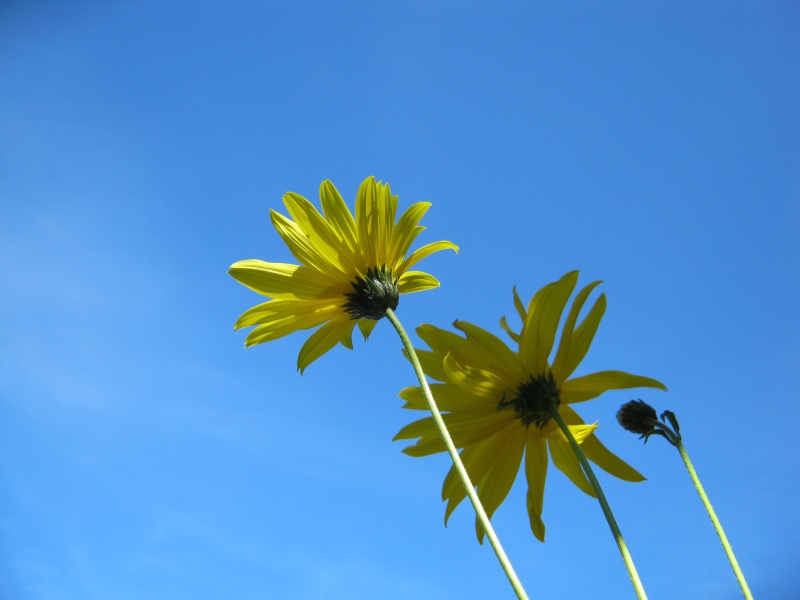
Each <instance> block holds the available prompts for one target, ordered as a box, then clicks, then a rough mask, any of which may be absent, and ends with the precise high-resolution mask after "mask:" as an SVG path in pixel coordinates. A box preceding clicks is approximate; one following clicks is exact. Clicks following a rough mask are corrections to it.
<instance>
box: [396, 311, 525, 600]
mask: <svg viewBox="0 0 800 600" xmlns="http://www.w3.org/2000/svg"><path fill="white" fill-rule="evenodd" d="M386 317H387V318H388V319H389V321H391V323H392V325H394V328H395V329H396V330H397V333H398V334H399V335H400V339H401V340H402V341H403V346H404V347H405V349H406V352H408V357H409V358H410V359H411V364H412V365H414V372H415V373H416V374H417V379H419V384H420V386H422V391H423V392H424V393H425V399H426V400H427V401H428V408H429V409H430V411H431V415H433V420H434V422H435V423H436V427H437V428H438V429H439V435H440V436H441V437H442V441H443V442H444V445H445V446H446V447H447V451H448V452H449V453H450V458H451V459H453V465H454V466H455V469H456V472H457V473H458V475H459V477H460V478H461V482H462V483H463V484H464V489H466V491H467V495H468V496H469V499H470V502H472V506H473V507H474V508H475V512H476V513H477V515H478V520H479V521H480V523H481V525H482V526H483V529H484V531H485V532H486V536H487V537H488V538H489V542H490V543H491V545H492V548H493V549H494V552H495V554H496V555H497V560H499V561H500V565H501V566H502V567H503V571H505V573H506V577H508V581H509V582H510V583H511V587H512V588H514V591H515V592H516V594H517V598H519V599H520V600H528V595H527V594H526V593H525V588H523V587H522V583H521V582H520V580H519V578H518V577H517V574H516V572H514V567H512V566H511V561H509V560H508V556H506V553H505V551H504V550H503V546H501V545H500V540H499V539H498V538H497V534H495V532H494V528H493V527H492V524H491V523H490V522H489V517H488V516H487V515H486V511H485V510H484V509H483V505H482V504H481V501H480V499H479V498H478V494H477V493H476V492H475V486H474V485H473V484H472V481H470V478H469V475H468V474H467V470H466V469H465V468H464V463H462V462H461V457H460V456H459V455H458V450H457V449H456V446H455V444H453V440H452V439H451V438H450V433H449V432H448V431H447V427H446V426H445V424H444V419H442V415H441V413H440V412H439V408H438V407H437V406H436V401H435V400H434V399H433V394H432V393H431V389H430V387H428V381H427V380H426V379H425V373H424V372H423V371H422V366H421V365H420V363H419V358H417V354H416V352H414V347H413V346H412V345H411V340H410V339H409V337H408V335H407V334H406V331H405V329H403V326H402V325H401V324H400V321H399V320H398V319H397V316H396V315H395V314H394V311H392V309H391V308H387V309H386Z"/></svg>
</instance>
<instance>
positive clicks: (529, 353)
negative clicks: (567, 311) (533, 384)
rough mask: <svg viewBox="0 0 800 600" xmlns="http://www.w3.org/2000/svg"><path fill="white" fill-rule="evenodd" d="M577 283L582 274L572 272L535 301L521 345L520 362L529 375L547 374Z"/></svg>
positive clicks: (545, 287) (543, 289) (548, 287)
mask: <svg viewBox="0 0 800 600" xmlns="http://www.w3.org/2000/svg"><path fill="white" fill-rule="evenodd" d="M577 282H578V272H577V271H572V272H570V273H567V274H566V275H564V276H563V277H562V278H561V279H559V280H558V281H556V282H554V283H551V284H549V285H546V286H544V287H543V288H542V289H541V290H539V291H538V292H537V293H536V294H535V295H534V297H533V298H532V299H531V302H530V304H529V305H528V312H527V315H526V317H525V324H524V325H523V327H522V334H521V335H522V340H521V341H520V345H519V356H520V360H521V361H522V365H523V367H524V368H525V369H527V370H528V372H529V373H531V374H535V375H540V374H543V373H545V372H546V371H547V367H548V363H547V358H548V356H549V355H550V351H551V350H552V349H553V341H554V340H555V336H556V331H557V330H558V323H559V321H560V320H561V313H563V312H564V307H565V306H566V304H567V300H569V297H570V295H571V294H572V290H574V289H575V284H576V283H577Z"/></svg>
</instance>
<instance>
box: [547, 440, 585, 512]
mask: <svg viewBox="0 0 800 600" xmlns="http://www.w3.org/2000/svg"><path fill="white" fill-rule="evenodd" d="M547 447H548V448H549V449H550V456H552V457H553V464H554V465H555V466H556V468H557V469H558V470H559V471H561V472H562V473H564V475H566V476H567V477H569V479H570V481H572V483H574V484H575V485H576V486H578V487H579V488H580V489H581V490H583V491H584V492H586V493H587V494H589V495H590V496H592V497H593V498H594V497H595V493H594V490H593V489H592V484H591V483H589V480H588V479H586V475H585V474H584V473H583V469H582V468H581V464H580V463H579V462H578V458H577V457H576V456H575V452H574V451H573V450H572V447H571V446H570V445H569V442H562V441H560V440H553V439H548V440H547Z"/></svg>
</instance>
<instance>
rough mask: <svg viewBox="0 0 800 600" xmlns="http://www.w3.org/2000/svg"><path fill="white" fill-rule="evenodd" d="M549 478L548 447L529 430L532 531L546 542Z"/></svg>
mask: <svg viewBox="0 0 800 600" xmlns="http://www.w3.org/2000/svg"><path fill="white" fill-rule="evenodd" d="M546 477H547V445H546V443H545V441H544V438H542V436H540V435H537V434H536V430H535V429H530V428H528V430H527V440H526V443H525V479H526V480H527V481H528V494H527V498H526V500H527V509H528V518H529V520H530V525H531V531H533V535H535V536H536V539H538V540H539V541H540V542H543V541H544V522H543V521H542V507H543V506H544V482H545V479H546Z"/></svg>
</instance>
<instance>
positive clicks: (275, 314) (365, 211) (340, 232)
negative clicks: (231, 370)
mask: <svg viewBox="0 0 800 600" xmlns="http://www.w3.org/2000/svg"><path fill="white" fill-rule="evenodd" d="M319 195H320V200H321V203H322V214H320V213H319V212H318V211H317V209H316V208H315V207H314V205H313V204H311V202H309V201H308V200H306V199H305V198H303V197H302V196H300V195H299V194H295V193H294V192H289V193H288V194H286V195H285V196H284V197H283V202H284V204H285V205H286V208H287V209H288V211H289V214H290V215H291V219H290V218H288V217H285V216H284V215H282V214H280V213H278V212H275V211H274V210H270V217H271V219H272V224H273V225H274V226H275V229H277V231H278V234H279V235H280V236H281V238H283V241H284V242H285V243H286V245H287V246H288V247H289V250H290V251H291V253H292V254H293V255H294V257H295V258H296V259H297V260H298V261H299V262H300V264H299V265H292V264H284V263H270V262H264V261H261V260H242V261H239V262H237V263H235V264H234V265H232V266H231V268H230V271H229V273H230V274H231V275H232V276H233V277H234V279H236V280H237V281H238V282H239V283H242V284H244V285H246V286H247V287H249V288H250V289H251V290H253V291H255V292H258V293H259V294H262V295H264V296H267V297H268V298H271V300H268V301H267V302H264V303H263V304H259V305H258V306H254V307H253V308H251V309H250V310H248V311H246V312H245V313H243V314H242V315H241V316H240V317H239V320H238V321H236V325H235V329H240V328H242V327H250V326H255V329H253V330H252V331H251V332H250V334H249V335H248V336H247V339H246V341H245V345H246V346H254V345H255V344H262V343H264V342H270V341H272V340H276V339H278V338H281V337H283V336H285V335H288V334H290V333H292V332H294V331H299V330H301V329H312V328H314V327H319V329H317V331H315V332H314V333H313V334H312V335H311V336H310V337H309V338H308V340H307V341H306V342H305V344H304V345H303V347H302V348H301V350H300V354H299V356H298V358H297V368H298V369H299V370H300V372H301V373H302V372H303V370H304V369H305V368H306V367H307V366H308V365H310V364H311V363H312V362H314V361H315V360H316V359H317V358H319V357H320V356H322V355H323V354H325V353H326V352H327V351H328V350H330V349H331V348H333V347H334V346H335V345H336V344H337V343H341V344H342V345H343V346H345V347H346V348H350V349H352V347H353V342H352V334H353V328H354V327H355V326H356V325H358V328H359V329H360V330H361V333H362V335H363V336H364V339H367V338H368V337H369V334H370V333H371V332H372V329H373V328H374V326H375V324H376V323H377V320H378V319H380V318H381V317H382V316H383V315H384V314H385V313H386V309H387V308H391V309H394V308H396V307H397V303H398V301H399V298H400V294H410V293H412V292H420V291H422V290H428V289H431V288H435V287H437V286H438V285H439V282H438V281H437V280H436V279H435V278H434V277H432V276H431V275H429V274H428V273H423V272H421V271H411V270H409V269H410V268H411V267H413V266H414V265H415V264H416V263H418V262H419V261H420V260H422V259H423V258H425V257H426V256H429V255H431V254H433V253H434V252H438V251H440V250H445V249H451V250H455V251H456V252H457V251H458V246H456V245H455V244H452V243H451V242H446V241H441V242H434V243H432V244H428V245H426V246H422V247H421V248H418V249H417V250H415V251H414V252H412V253H411V254H408V250H409V248H410V246H411V244H412V242H413V241H414V239H415V238H416V237H417V235H419V233H420V232H421V231H423V230H424V229H425V228H424V227H422V226H421V225H419V222H420V220H421V219H422V216H423V215H424V214H425V212H426V211H427V210H428V208H429V207H430V203H429V202H418V203H416V204H413V205H412V206H410V207H409V208H408V209H407V210H406V211H405V212H404V213H403V214H402V215H401V216H400V218H399V219H398V220H397V221H396V222H395V217H396V214H397V196H393V195H392V193H391V191H390V189H389V184H385V183H382V182H379V181H375V178H374V177H369V178H367V179H365V180H364V182H363V183H362V184H361V186H360V187H359V188H358V194H357V196H356V214H355V218H353V215H352V214H351V212H350V210H349V209H348V208H347V205H346V204H345V202H344V200H342V197H341V196H340V195H339V192H338V191H337V190H336V188H335V187H334V186H333V184H332V183H331V182H330V181H327V180H326V181H323V182H322V185H321V186H320V191H319ZM407 254H408V255H407ZM320 326H321V327H320Z"/></svg>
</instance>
